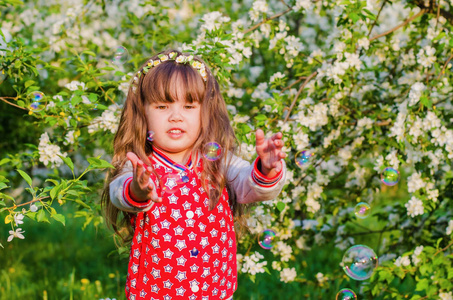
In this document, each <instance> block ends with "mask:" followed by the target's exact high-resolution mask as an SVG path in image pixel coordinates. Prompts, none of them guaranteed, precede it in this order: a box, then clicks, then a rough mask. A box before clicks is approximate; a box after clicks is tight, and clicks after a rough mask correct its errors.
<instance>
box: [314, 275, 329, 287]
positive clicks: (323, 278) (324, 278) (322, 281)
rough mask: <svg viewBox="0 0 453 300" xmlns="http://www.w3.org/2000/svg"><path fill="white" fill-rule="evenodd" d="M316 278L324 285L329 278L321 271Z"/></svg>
mask: <svg viewBox="0 0 453 300" xmlns="http://www.w3.org/2000/svg"><path fill="white" fill-rule="evenodd" d="M316 279H317V280H318V283H319V284H320V285H323V284H324V283H325V282H326V281H327V280H328V278H327V276H324V274H323V273H321V272H318V273H317V274H316Z"/></svg>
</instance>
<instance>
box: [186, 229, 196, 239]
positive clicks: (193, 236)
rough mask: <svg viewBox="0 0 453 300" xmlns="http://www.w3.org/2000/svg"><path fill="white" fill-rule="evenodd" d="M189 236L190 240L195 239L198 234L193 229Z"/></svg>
mask: <svg viewBox="0 0 453 300" xmlns="http://www.w3.org/2000/svg"><path fill="white" fill-rule="evenodd" d="M188 237H189V241H195V239H196V237H197V235H196V234H195V233H194V232H193V231H192V232H191V233H189V235H188Z"/></svg>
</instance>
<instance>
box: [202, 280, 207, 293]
mask: <svg viewBox="0 0 453 300" xmlns="http://www.w3.org/2000/svg"><path fill="white" fill-rule="evenodd" d="M208 288H209V284H207V283H206V282H205V283H203V287H202V288H201V289H202V290H203V291H205V292H206V291H207V290H208Z"/></svg>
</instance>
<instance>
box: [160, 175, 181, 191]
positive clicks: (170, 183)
mask: <svg viewBox="0 0 453 300" xmlns="http://www.w3.org/2000/svg"><path fill="white" fill-rule="evenodd" d="M182 184H183V181H182V180H181V176H180V175H179V174H176V173H170V174H165V175H163V176H162V177H161V178H160V185H161V188H162V193H169V194H174V193H175V192H176V191H177V190H178V189H179V188H180V187H181V185H182Z"/></svg>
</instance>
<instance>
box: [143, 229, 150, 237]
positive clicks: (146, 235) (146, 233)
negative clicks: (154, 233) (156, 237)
mask: <svg viewBox="0 0 453 300" xmlns="http://www.w3.org/2000/svg"><path fill="white" fill-rule="evenodd" d="M144 234H145V237H148V235H149V232H148V229H145V232H144Z"/></svg>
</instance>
